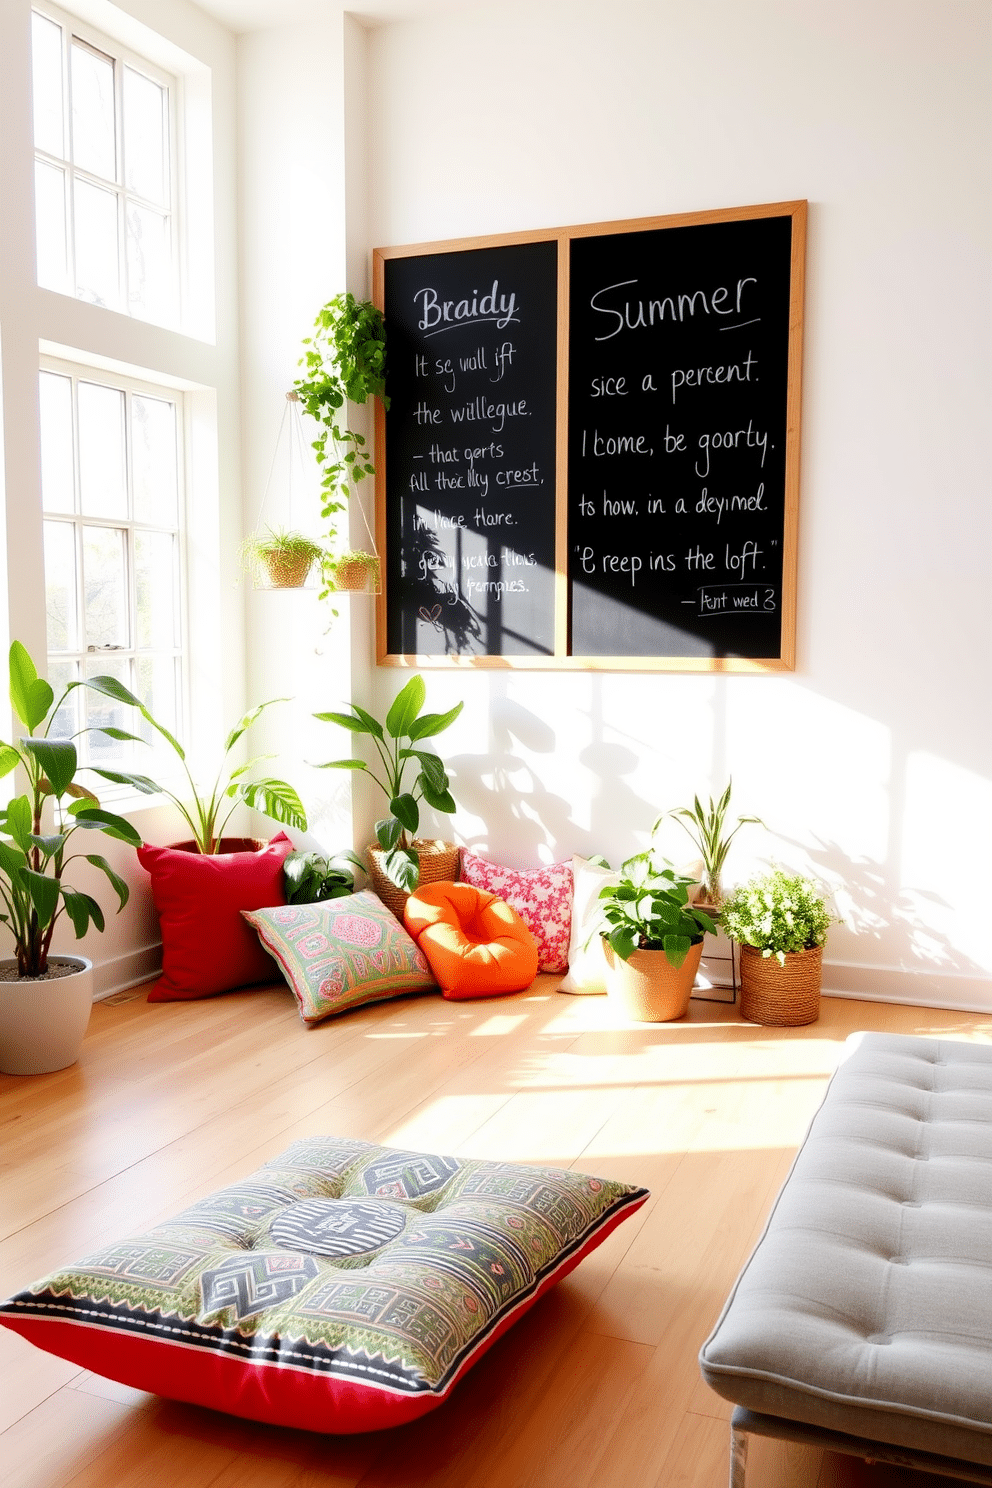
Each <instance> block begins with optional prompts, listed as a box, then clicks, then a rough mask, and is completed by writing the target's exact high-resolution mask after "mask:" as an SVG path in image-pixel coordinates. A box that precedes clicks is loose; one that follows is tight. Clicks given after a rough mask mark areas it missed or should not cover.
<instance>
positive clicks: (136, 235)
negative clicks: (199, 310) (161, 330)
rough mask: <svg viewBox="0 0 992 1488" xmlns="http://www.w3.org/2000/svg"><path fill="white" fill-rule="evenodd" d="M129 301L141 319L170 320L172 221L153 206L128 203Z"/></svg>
mask: <svg viewBox="0 0 992 1488" xmlns="http://www.w3.org/2000/svg"><path fill="white" fill-rule="evenodd" d="M125 235H126V239H127V302H128V309H129V310H130V312H131V314H132V315H134V316H137V318H138V319H139V320H151V321H155V322H156V323H157V324H162V323H163V322H166V321H168V320H170V319H171V311H172V307H171V304H170V300H171V281H172V237H171V228H170V225H169V219H168V217H166V216H165V215H164V214H163V213H162V212H155V211H152V209H151V208H150V207H139V206H138V205H137V204H136V203H135V202H128V204H127V211H126V226H125Z"/></svg>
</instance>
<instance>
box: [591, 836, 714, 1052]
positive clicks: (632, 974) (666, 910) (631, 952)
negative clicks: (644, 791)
mask: <svg viewBox="0 0 992 1488" xmlns="http://www.w3.org/2000/svg"><path fill="white" fill-rule="evenodd" d="M662 862H663V860H661V859H659V858H658V856H657V854H656V852H655V850H654V849H651V848H649V849H648V851H647V852H643V853H637V854H636V855H635V856H634V857H632V858H628V859H627V861H626V862H625V863H624V864H623V865H622V866H621V869H620V877H619V880H618V882H617V883H615V884H608V885H606V887H604V888H603V889H601V890H600V894H599V899H600V916H601V921H600V930H599V933H600V934H601V935H602V937H603V942H604V945H603V950H604V952H605V955H606V963H607V974H606V990H607V992H608V993H609V994H610V996H611V997H613V998H614V1000H615V1001H617V1002H618V1003H619V1004H620V1006H621V1007H622V1008H623V1010H624V1012H625V1014H626V1016H627V1017H629V1018H633V1019H636V1020H637V1021H639V1022H643V1023H667V1022H671V1021H673V1020H674V1019H677V1018H684V1017H685V1015H686V1013H687V1012H688V1009H689V998H690V996H691V995H692V984H693V982H694V980H695V977H696V972H697V971H698V970H699V961H700V957H701V955H702V950H703V936H704V935H705V934H706V933H710V934H712V933H713V932H714V931H715V929H716V926H715V924H714V921H713V919H712V918H711V917H710V915H709V914H707V912H706V911H705V910H704V909H701V908H700V907H699V906H698V905H696V904H693V903H692V902H691V900H690V898H689V892H690V890H691V889H692V888H693V885H694V880H693V879H691V878H688V877H686V876H685V875H684V874H681V873H678V872H677V871H676V870H675V869H674V868H672V867H671V865H670V864H665V865H664V866H661V863H662Z"/></svg>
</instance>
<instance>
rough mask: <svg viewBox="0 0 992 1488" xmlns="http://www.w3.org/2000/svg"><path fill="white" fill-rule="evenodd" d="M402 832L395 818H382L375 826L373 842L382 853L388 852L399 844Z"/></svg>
mask: <svg viewBox="0 0 992 1488" xmlns="http://www.w3.org/2000/svg"><path fill="white" fill-rule="evenodd" d="M402 831H403V827H402V825H401V823H400V822H399V821H398V820H397V818H396V817H395V816H384V817H383V818H382V820H381V821H377V822H376V824H375V840H376V842H378V844H379V846H380V847H381V848H382V849H383V851H384V852H389V851H390V849H391V848H394V847H395V846H396V844H397V843H398V842H399V840H400V834H401V833H402Z"/></svg>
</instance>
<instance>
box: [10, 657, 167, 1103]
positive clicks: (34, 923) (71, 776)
mask: <svg viewBox="0 0 992 1488" xmlns="http://www.w3.org/2000/svg"><path fill="white" fill-rule="evenodd" d="M9 665H10V700H11V702H12V703H13V705H14V712H15V713H16V714H17V717H18V718H19V719H20V721H21V723H22V724H23V725H24V727H25V729H26V730H27V737H26V738H22V739H20V740H19V741H18V743H17V744H4V743H0V775H9V774H10V772H11V770H14V769H16V768H17V766H18V765H20V766H21V768H22V769H23V770H24V773H25V775H26V776H27V784H28V789H27V792H26V793H25V794H24V795H20V796H15V797H14V798H13V800H11V801H9V802H8V803H7V805H6V806H5V807H4V808H3V809H2V810H0V832H2V833H3V836H2V837H0V900H2V901H3V912H2V913H0V920H2V921H3V922H4V923H5V924H6V925H7V926H8V927H9V928H10V930H11V932H12V933H13V936H14V948H15V956H14V957H12V958H11V959H9V960H7V961H5V962H3V963H0V1070H3V1072H4V1073H5V1074H14V1075H25V1074H44V1073H46V1072H48V1071H50V1070H58V1069H65V1068H66V1067H67V1066H68V1065H70V1064H75V1062H76V1060H77V1059H78V1057H79V1049H80V1046H81V1044H82V1041H83V1035H84V1034H85V1032H86V1027H87V1024H88V1022H89V1017H90V1009H91V1007H92V1003H93V966H92V962H90V961H89V960H88V959H87V958H86V957H85V956H57V957H56V956H54V955H52V954H51V945H52V936H53V934H54V932H55V927H56V925H57V924H58V922H59V920H60V919H61V918H62V916H63V915H68V917H69V919H70V921H71V922H72V926H73V929H74V930H75V932H76V939H77V940H79V939H81V938H82V937H83V936H84V935H85V934H86V931H87V930H88V929H89V927H90V925H92V926H94V928H95V929H97V930H102V929H103V927H104V918H103V911H102V909H101V908H100V905H99V904H98V903H97V901H96V900H95V899H94V898H93V897H92V896H91V895H90V894H87V893H85V892H83V891H82V890H79V889H75V888H73V887H72V886H71V885H70V884H69V882H68V881H67V878H66V874H67V872H68V870H69V868H70V865H71V864H72V863H74V862H79V861H80V859H82V860H85V861H86V862H87V863H90V864H91V865H92V866H93V867H94V868H97V869H99V871H100V872H101V873H103V874H104V876H105V877H106V878H107V880H108V882H109V883H110V886H111V888H112V889H113V890H114V893H115V894H116V895H117V900H118V911H120V910H121V909H123V907H124V905H125V904H126V903H127V901H128V886H127V884H126V883H125V882H124V880H123V879H122V878H121V877H120V875H119V874H117V873H115V872H114V870H113V869H112V868H111V866H110V864H109V863H108V862H107V860H106V859H105V858H104V857H102V856H101V854H99V853H89V852H85V851H83V852H76V851H74V850H72V848H74V847H75V845H76V844H75V843H74V842H73V838H75V837H76V834H77V833H78V832H80V831H95V832H102V833H104V834H105V835H106V836H108V837H115V838H117V839H119V840H120V841H121V842H128V843H130V844H131V845H132V846H133V847H137V846H138V845H139V843H140V841H141V838H140V837H139V835H138V833H137V832H136V831H135V829H134V827H132V826H131V823H130V822H128V821H125V820H124V818H123V817H120V816H115V815H114V813H113V812H110V811H104V810H103V808H102V807H101V806H100V803H99V801H98V800H97V798H96V796H95V795H94V794H93V792H92V791H89V790H87V789H86V788H85V786H82V785H80V784H79V783H78V782H77V780H76V770H77V767H78V759H77V754H76V746H75V744H74V743H73V741H72V740H71V739H63V738H51V737H49V735H50V733H51V728H52V722H53V720H54V718H55V716H56V714H57V713H58V710H59V707H60V706H61V703H62V700H63V699H62V698H60V699H59V702H58V703H57V704H56V703H55V695H54V693H53V691H52V689H51V687H50V686H49V684H48V683H47V682H46V681H45V680H44V679H43V678H41V677H39V676H38V673H37V670H36V669H35V665H34V662H33V661H32V660H31V657H30V656H29V655H28V653H27V651H26V650H25V648H24V647H23V646H22V645H21V643H20V641H14V643H13V645H12V646H11V648H10V661H9ZM71 685H72V686H80V685H84V684H79V683H73V684H71ZM67 690H68V689H67ZM63 697H64V694H63ZM49 803H51V807H50V812H49V809H48V806H49ZM46 818H49V819H47V820H46ZM52 818H53V819H52ZM70 845H71V846H70Z"/></svg>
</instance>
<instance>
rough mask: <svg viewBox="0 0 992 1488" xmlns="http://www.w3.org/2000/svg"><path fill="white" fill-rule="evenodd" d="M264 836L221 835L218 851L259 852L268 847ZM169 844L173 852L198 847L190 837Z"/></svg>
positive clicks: (193, 850)
mask: <svg viewBox="0 0 992 1488" xmlns="http://www.w3.org/2000/svg"><path fill="white" fill-rule="evenodd" d="M268 845H269V844H268V842H267V841H266V840H265V838H264V837H222V838H221V839H220V851H221V852H222V853H236V852H261V851H262V848H263V847H268ZM169 846H170V847H171V848H172V850H173V852H191V853H198V852H199V851H200V849H199V848H198V847H197V845H196V843H195V842H194V841H193V839H192V837H189V838H187V839H186V841H185V842H170V843H169Z"/></svg>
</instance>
